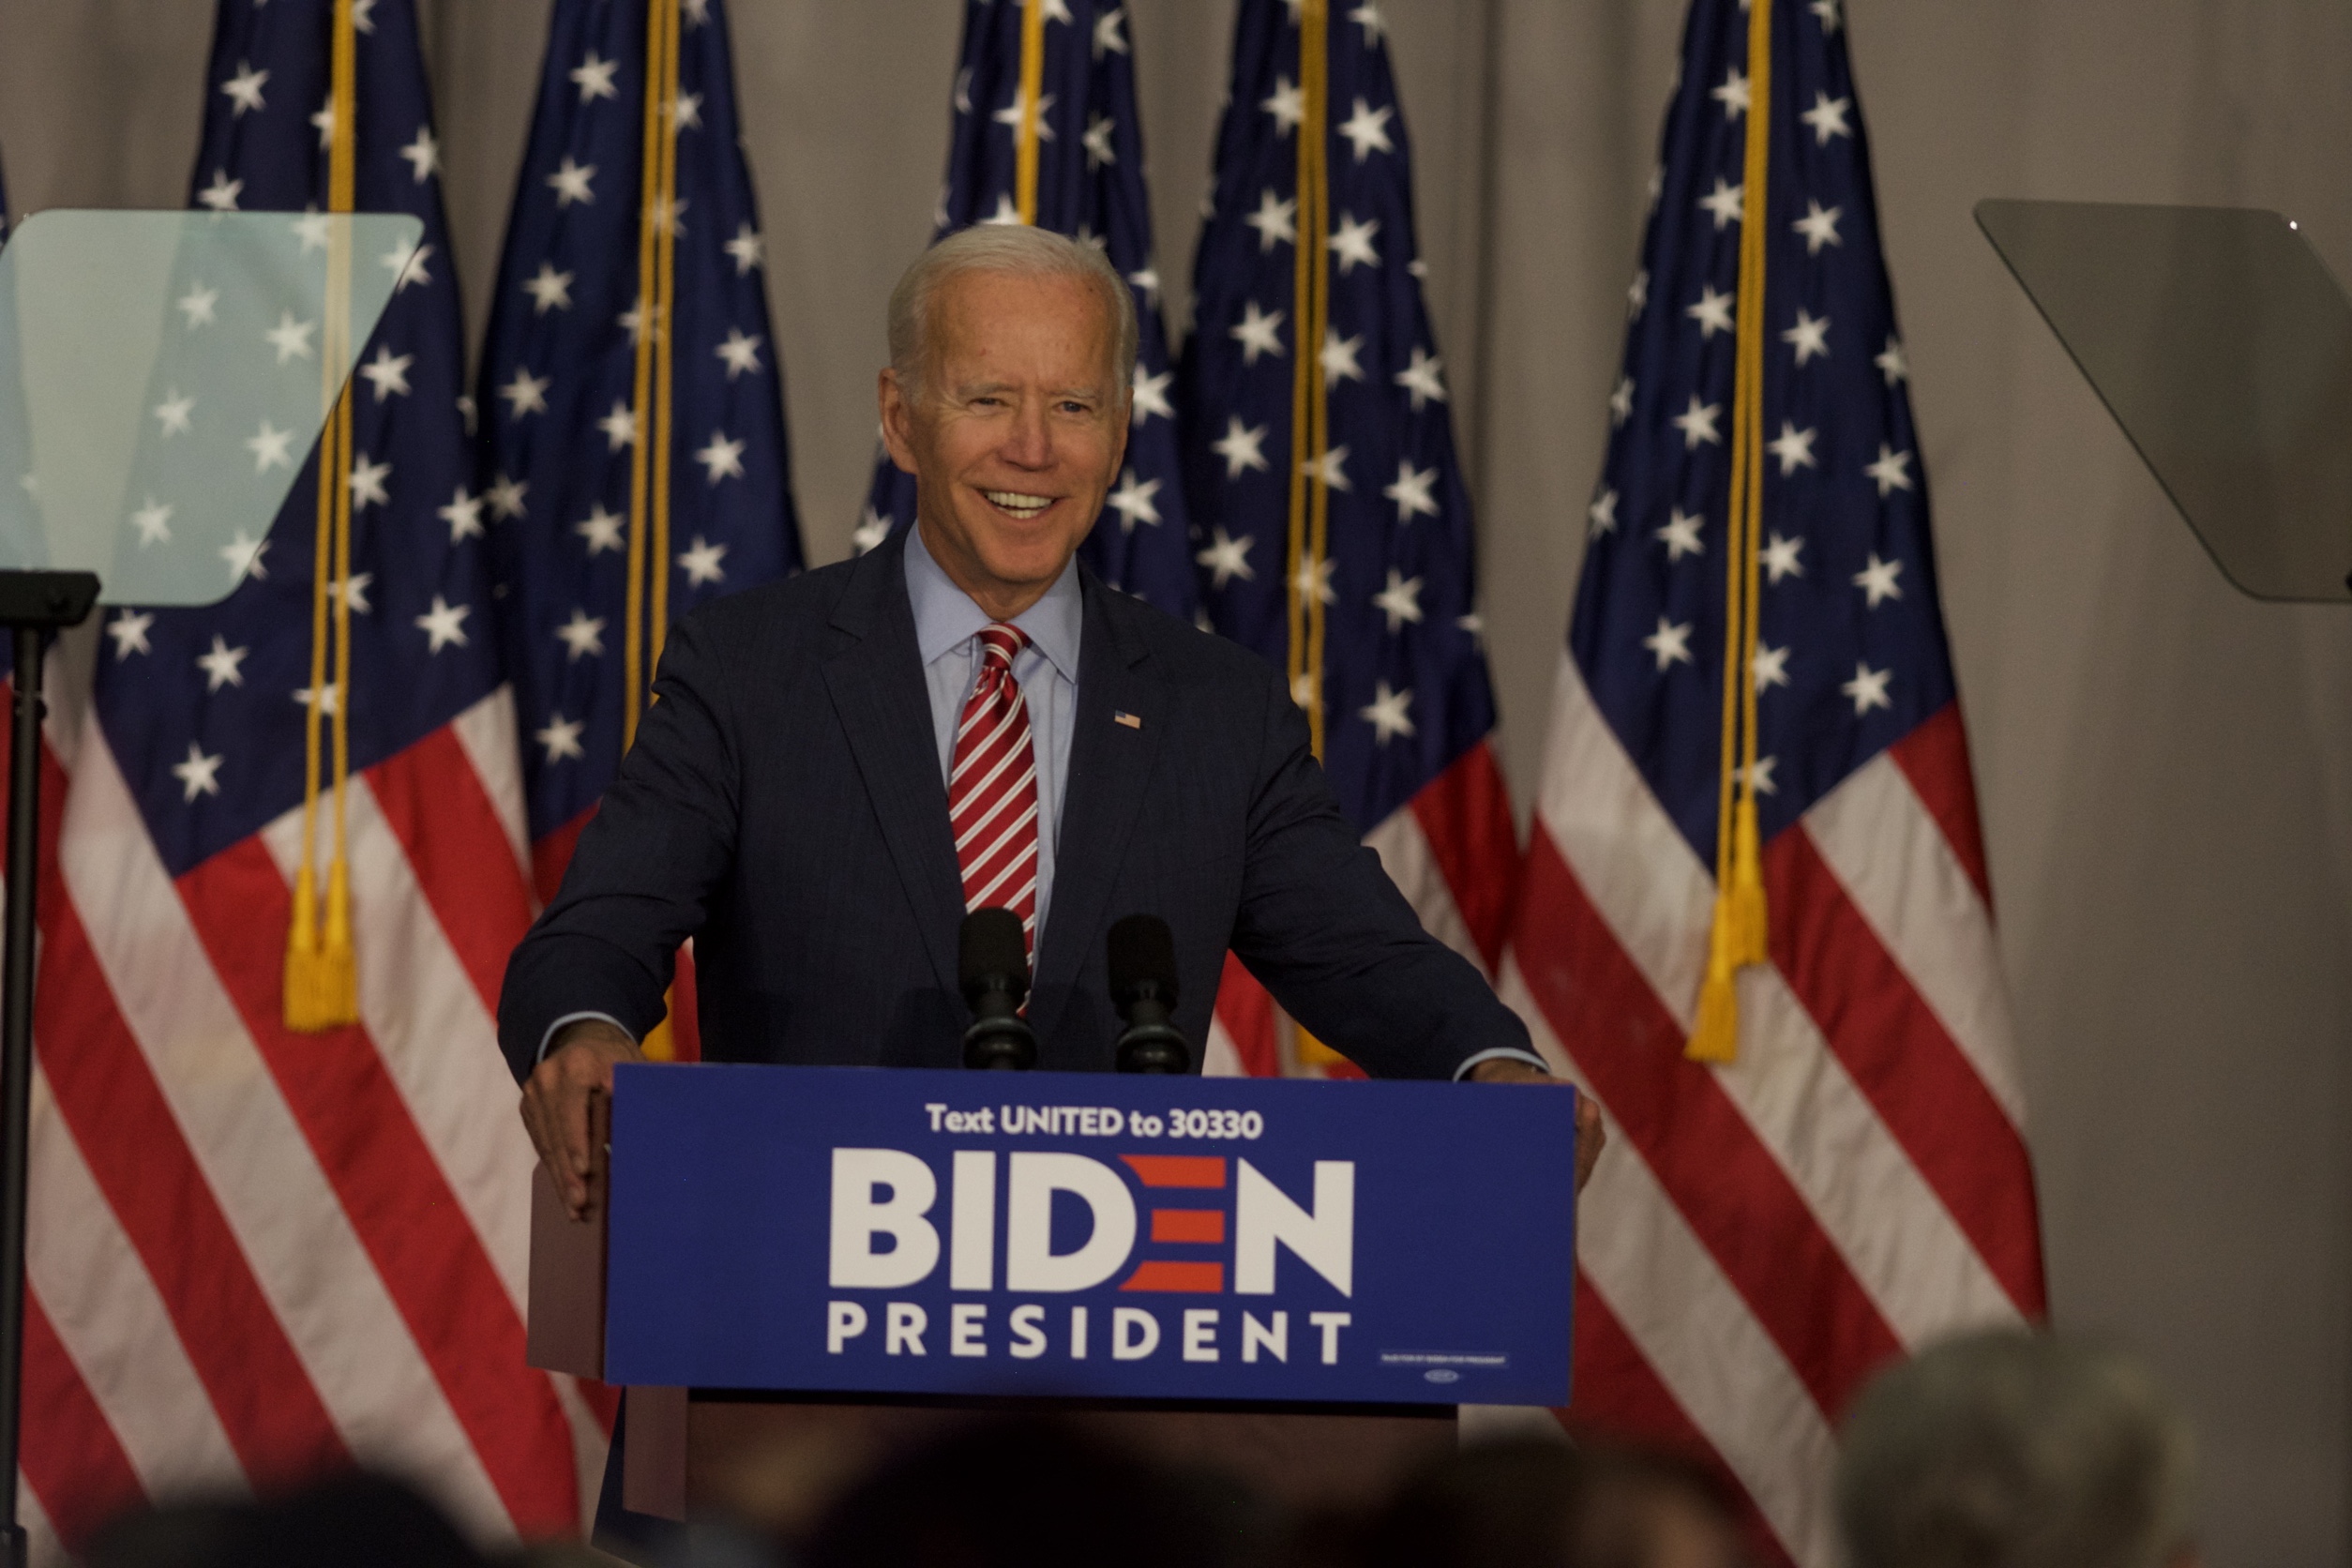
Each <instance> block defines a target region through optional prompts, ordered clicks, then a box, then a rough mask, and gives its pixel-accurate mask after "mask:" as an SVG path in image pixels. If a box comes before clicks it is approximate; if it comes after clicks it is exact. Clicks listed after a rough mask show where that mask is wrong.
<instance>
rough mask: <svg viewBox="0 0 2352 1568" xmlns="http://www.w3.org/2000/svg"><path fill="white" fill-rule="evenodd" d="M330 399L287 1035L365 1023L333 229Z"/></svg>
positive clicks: (342, 351) (342, 334)
mask: <svg viewBox="0 0 2352 1568" xmlns="http://www.w3.org/2000/svg"><path fill="white" fill-rule="evenodd" d="M329 75H330V87H329V98H328V112H329V113H330V115H331V121H330V125H329V135H328V138H327V175H326V192H327V196H326V205H327V210H328V211H329V212H330V213H348V212H350V211H352V210H353V207H354V189H355V187H356V183H357V181H356V159H355V152H356V139H357V134H358V132H357V127H358V123H359V113H358V109H359V92H358V76H359V72H358V37H357V27H356V25H355V22H354V16H353V11H352V0H336V5H335V17H334V40H333V44H332V58H331V61H330V65H329ZM319 358H320V362H321V377H322V384H321V390H320V400H321V401H322V402H324V403H325V404H327V416H326V422H325V427H324V429H323V430H321V431H320V432H319V455H318V469H319V487H318V497H317V513H318V516H317V526H316V528H315V530H314V535H313V538H314V543H313V551H312V565H311V574H310V581H311V588H310V688H309V711H308V713H307V714H306V715H305V716H304V719H303V775H302V864H301V866H300V867H299V868H297V870H296V871H295V873H294V922H293V926H292V928H291V929H289V930H288V932H287V933H286V962H285V974H284V997H283V1009H282V1010H283V1013H284V1017H285V1022H286V1027H287V1028H288V1029H293V1030H299V1031H303V1032H305V1033H319V1032H324V1031H326V1030H330V1029H336V1028H339V1027H341V1026H342V1025H345V1024H351V1023H356V1022H357V1021H358V1020H359V963H358V954H357V950H356V948H355V947H354V943H353V941H352V920H351V875H350V869H349V860H348V856H347V840H346V822H345V813H344V796H345V793H346V792H347V786H348V783H349V779H350V775H351V729H350V725H351V702H350V701H349V695H350V691H351V590H350V582H351V529H352V516H351V482H350V478H349V475H350V473H351V443H352V428H351V427H352V400H351V386H350V384H349V382H348V380H347V378H346V376H345V374H344V371H345V369H346V368H347V367H348V366H349V364H350V362H351V234H350V229H349V226H348V225H347V224H334V225H331V226H330V227H329V229H328V234H327V272H326V289H325V332H324V342H323V344H322V346H321V348H320V351H319ZM330 604H331V605H332V608H333V626H334V639H333V641H334V645H335V652H334V663H335V677H334V682H333V684H332V685H329V684H328V682H327V641H328V638H327V630H328V620H329V616H328V611H329V606H330ZM323 721H331V725H332V729H331V740H330V742H329V746H328V747H327V748H326V749H328V751H329V757H328V761H329V765H330V768H331V777H332V783H331V785H330V790H331V796H332V798H331V803H330V808H329V816H330V823H331V825H330V828H329V832H330V836H331V845H332V848H331V852H330V854H329V857H328V861H327V871H326V898H325V910H324V916H325V919H324V930H322V929H321V920H320V915H321V910H320V900H319V897H318V881H317V871H316V869H315V867H314V865H313V857H314V855H315V852H316V846H317V842H318V817H319V792H320V772H321V770H320V761H321V758H320V752H321V750H322V746H321V744H320V741H321V737H320V732H319V731H320V728H321V725H322V722H323Z"/></svg>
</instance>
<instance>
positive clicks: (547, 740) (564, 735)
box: [532, 713, 587, 765]
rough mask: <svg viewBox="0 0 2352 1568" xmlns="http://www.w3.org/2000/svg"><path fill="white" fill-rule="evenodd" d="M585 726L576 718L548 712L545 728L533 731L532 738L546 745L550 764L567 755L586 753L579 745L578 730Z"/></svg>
mask: <svg viewBox="0 0 2352 1568" xmlns="http://www.w3.org/2000/svg"><path fill="white" fill-rule="evenodd" d="M586 728H587V726H586V725H585V724H583V723H582V722H580V720H579V719H577V718H565V716H563V715H562V714H558V713H550V714H549V715H548V721H547V728H546V729H544V730H535V731H532V738H533V739H534V740H535V741H537V742H538V743H539V744H540V745H541V746H545V747H547V760H548V762H549V763H550V765H552V764H553V763H556V762H560V761H564V760H565V758H567V757H585V756H586V755H587V752H585V751H583V750H582V749H581V748H580V731H583V730H585V729H586Z"/></svg>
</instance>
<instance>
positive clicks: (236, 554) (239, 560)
mask: <svg viewBox="0 0 2352 1568" xmlns="http://www.w3.org/2000/svg"><path fill="white" fill-rule="evenodd" d="M268 553H269V540H267V539H266V538H261V539H256V538H254V537H253V536H252V535H249V534H248V533H246V531H245V530H244V529H242V528H240V529H238V530H237V531H236V533H235V534H234V535H232V536H231V537H230V540H229V542H228V543H227V544H225V545H222V546H221V547H220V559H222V560H223V561H226V562H227V563H229V586H230V587H232V588H234V587H235V586H236V585H237V584H238V583H240V582H243V581H244V580H246V579H247V578H251V579H253V580H255V581H256V582H259V581H261V580H264V579H265V578H267V577H268V576H269V568H268V567H266V566H264V565H262V557H263V556H264V555H267V554H268Z"/></svg>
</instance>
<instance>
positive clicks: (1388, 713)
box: [1357, 681, 1413, 746]
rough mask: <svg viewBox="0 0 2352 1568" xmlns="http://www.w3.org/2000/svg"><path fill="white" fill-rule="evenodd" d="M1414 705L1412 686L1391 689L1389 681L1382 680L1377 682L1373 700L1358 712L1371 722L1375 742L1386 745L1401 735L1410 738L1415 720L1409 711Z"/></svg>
mask: <svg viewBox="0 0 2352 1568" xmlns="http://www.w3.org/2000/svg"><path fill="white" fill-rule="evenodd" d="M1412 705H1413V688H1412V687H1410V686H1407V687H1406V688H1405V689H1404V690H1402V691H1391V690H1390V689H1389V685H1388V683H1387V682H1386V681H1380V682H1378V683H1376V689H1375V690H1374V692H1373V696H1372V701H1369V702H1367V703H1366V704H1364V706H1363V707H1362V708H1360V709H1358V710H1357V712H1359V713H1360V714H1362V715H1363V716H1364V719H1365V720H1366V721H1367V722H1369V723H1370V724H1371V726H1372V739H1373V741H1374V743H1375V744H1377V745H1380V746H1386V745H1387V744H1388V743H1389V742H1390V741H1392V740H1394V739H1395V738H1396V737H1397V736H1399V735H1403V736H1406V737H1408V738H1410V736H1411V735H1412V732H1413V721H1412V716H1411V714H1410V712H1409V710H1410V708H1411V707H1412Z"/></svg>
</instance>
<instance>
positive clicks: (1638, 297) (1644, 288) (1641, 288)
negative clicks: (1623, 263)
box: [1625, 267, 1650, 321]
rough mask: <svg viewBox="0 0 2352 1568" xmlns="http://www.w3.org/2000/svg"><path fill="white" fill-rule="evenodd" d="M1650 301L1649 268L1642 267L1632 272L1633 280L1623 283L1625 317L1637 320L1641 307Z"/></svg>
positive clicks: (1628, 319)
mask: <svg viewBox="0 0 2352 1568" xmlns="http://www.w3.org/2000/svg"><path fill="white" fill-rule="evenodd" d="M1649 303H1650V269H1649V268H1648V267H1643V268H1642V269H1641V270H1640V271H1638V272H1636V273H1635V274H1634V280H1633V281H1632V282H1630V283H1628V284H1626V285H1625V319H1626V320H1627V321H1638V320H1639V319H1640V318H1641V312H1642V308H1643V307H1644V306H1646V305H1648V304H1649Z"/></svg>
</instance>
